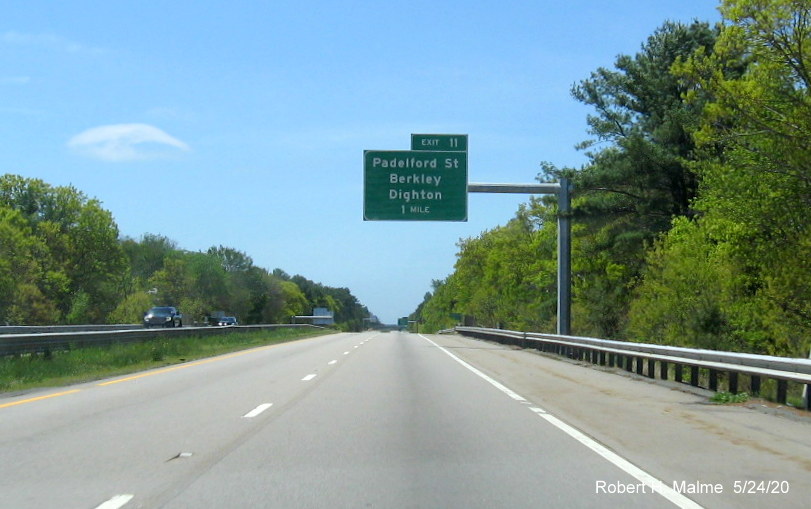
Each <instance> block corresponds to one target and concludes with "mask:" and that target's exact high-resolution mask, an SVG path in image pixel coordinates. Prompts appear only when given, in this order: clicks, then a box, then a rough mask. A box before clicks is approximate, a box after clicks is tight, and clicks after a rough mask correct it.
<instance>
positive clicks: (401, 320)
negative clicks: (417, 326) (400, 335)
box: [397, 316, 408, 327]
mask: <svg viewBox="0 0 811 509" xmlns="http://www.w3.org/2000/svg"><path fill="white" fill-rule="evenodd" d="M397 326H398V327H408V317H407V316H404V317H402V318H398V319H397Z"/></svg>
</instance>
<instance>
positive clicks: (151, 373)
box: [96, 336, 318, 387]
mask: <svg viewBox="0 0 811 509" xmlns="http://www.w3.org/2000/svg"><path fill="white" fill-rule="evenodd" d="M317 337H318V336H316V338H317ZM316 338H312V339H316ZM307 339H311V338H305V339H304V341H306V340H307ZM300 341H301V340H300ZM284 344H286V343H278V344H275V345H267V346H259V347H256V348H250V349H248V350H241V351H239V352H234V353H229V354H225V355H218V356H217V357H210V358H208V359H203V360H199V361H194V362H187V363H185V364H178V365H177V366H171V367H168V368H164V369H158V370H155V371H147V372H146V373H139V374H137V375H132V376H128V377H125V378H118V379H116V380H110V381H109V382H102V383H98V384H96V385H97V386H99V387H104V386H107V385H113V384H119V383H121V382H130V381H132V380H138V379H139V378H146V377H148V376H155V375H162V374H164V373H169V372H172V371H178V370H181V369H186V368H191V367H194V366H200V365H202V364H208V363H211V362H217V361H222V360H225V359H232V358H234V357H239V356H240V355H247V354H249V353H253V352H259V351H262V350H268V349H270V348H276V347H277V346H282V345H284Z"/></svg>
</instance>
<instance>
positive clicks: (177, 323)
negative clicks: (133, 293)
mask: <svg viewBox="0 0 811 509" xmlns="http://www.w3.org/2000/svg"><path fill="white" fill-rule="evenodd" d="M144 327H183V315H182V314H181V313H180V311H178V309H177V308H175V307H172V306H159V307H154V308H152V309H150V310H149V311H147V312H146V313H144Z"/></svg>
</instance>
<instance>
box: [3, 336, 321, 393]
mask: <svg viewBox="0 0 811 509" xmlns="http://www.w3.org/2000/svg"><path fill="white" fill-rule="evenodd" d="M320 337H321V336H315V337H313V338H304V339H303V340H299V341H307V340H310V339H318V338H320ZM285 344H287V342H283V343H277V344H275V345H267V346H260V347H256V348H250V349H248V350H241V351H239V352H234V353H230V354H225V355H219V356H217V357H210V358H208V359H203V360H199V361H195V362H189V363H187V364H180V365H177V366H172V367H169V368H164V369H159V370H157V371H149V372H146V373H141V374H138V375H133V376H128V377H125V378H118V379H116V380H111V381H109V382H102V383H98V384H96V385H97V386H99V387H104V386H106V385H113V384H118V383H121V382H129V381H131V380H137V379H139V378H145V377H148V376H155V375H160V374H163V373H169V372H170V371H177V370H180V369H186V368H190V367H192V366H200V365H201V364H208V363H210V362H216V361H220V360H225V359H231V358H234V357H239V356H240V355H246V354H249V353H252V352H257V351H261V350H267V349H269V348H275V347H277V346H282V345H285ZM77 392H81V389H73V390H70V391H63V392H56V393H53V394H47V395H45V396H37V397H36V398H28V399H21V400H19V401H12V402H11V403H2V404H0V408H8V407H13V406H17V405H24V404H26V403H33V402H35V401H42V400H43V399H50V398H57V397H59V396H67V395H69V394H75V393H77Z"/></svg>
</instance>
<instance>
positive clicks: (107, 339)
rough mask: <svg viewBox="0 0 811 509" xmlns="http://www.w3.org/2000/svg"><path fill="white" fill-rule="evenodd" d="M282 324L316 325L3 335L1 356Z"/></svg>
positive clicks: (267, 328) (266, 328) (142, 329)
mask: <svg viewBox="0 0 811 509" xmlns="http://www.w3.org/2000/svg"><path fill="white" fill-rule="evenodd" d="M279 328H314V329H323V327H318V326H315V325H309V324H271V325H239V326H227V327H178V328H168V329H155V328H145V327H143V326H141V327H137V328H135V329H128V330H121V329H119V330H91V331H81V332H42V333H29V334H5V335H0V357H2V356H6V355H21V354H32V353H36V354H48V353H50V352H55V351H60V350H69V349H74V348H85V347H90V346H109V345H112V344H115V343H137V342H141V341H150V340H153V339H158V338H180V337H190V336H191V337H193V336H197V337H202V336H214V335H219V334H230V333H240V332H254V331H259V330H271V329H279Z"/></svg>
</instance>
